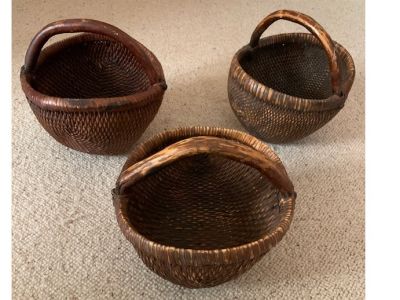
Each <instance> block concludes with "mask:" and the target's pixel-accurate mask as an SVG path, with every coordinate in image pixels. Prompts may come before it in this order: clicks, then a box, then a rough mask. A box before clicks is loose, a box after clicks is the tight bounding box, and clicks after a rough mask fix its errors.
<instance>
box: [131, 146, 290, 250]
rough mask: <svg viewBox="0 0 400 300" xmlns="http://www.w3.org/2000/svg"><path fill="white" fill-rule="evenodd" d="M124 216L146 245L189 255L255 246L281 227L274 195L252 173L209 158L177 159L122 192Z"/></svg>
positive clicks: (259, 176)
mask: <svg viewBox="0 0 400 300" xmlns="http://www.w3.org/2000/svg"><path fill="white" fill-rule="evenodd" d="M126 193H127V195H129V196H128V199H129V200H128V204H127V208H126V214H127V216H128V219H129V220H130V223H131V225H132V226H133V227H134V228H135V229H136V230H137V231H138V232H139V233H140V234H142V235H143V236H145V237H146V238H148V239H149V240H152V241H155V242H158V243H160V244H163V245H168V246H175V247H179V248H190V249H220V248H226V247H233V246H238V245H242V244H244V243H248V242H252V241H255V240H257V239H259V238H261V237H262V236H264V235H265V234H266V233H268V232H270V231H271V230H272V229H274V228H275V227H276V226H277V224H278V223H279V222H280V221H281V215H282V214H283V212H280V211H279V206H278V200H279V199H280V196H281V195H280V193H279V191H277V190H276V189H275V187H274V186H273V185H272V184H271V182H270V181H269V180H268V179H267V178H266V177H265V176H263V175H262V174H261V173H260V172H259V171H258V170H256V169H254V168H252V167H249V166H247V165H245V164H243V163H240V162H236V161H233V160H231V159H228V158H224V157H221V156H218V155H214V154H200V155H196V156H192V157H188V158H183V159H180V160H178V161H175V162H174V163H172V164H170V165H168V166H165V167H164V168H162V169H159V170H157V171H156V172H154V173H152V174H151V175H148V176H146V177H145V178H143V179H142V180H140V181H139V182H138V183H136V184H135V185H133V186H131V187H129V189H128V190H127V192H126Z"/></svg>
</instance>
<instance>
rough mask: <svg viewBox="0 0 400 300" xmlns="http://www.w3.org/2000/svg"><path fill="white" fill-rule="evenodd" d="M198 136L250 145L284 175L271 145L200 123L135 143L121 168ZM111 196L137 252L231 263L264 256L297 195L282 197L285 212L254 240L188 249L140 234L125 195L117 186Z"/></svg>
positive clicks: (188, 261)
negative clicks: (176, 141)
mask: <svg viewBox="0 0 400 300" xmlns="http://www.w3.org/2000/svg"><path fill="white" fill-rule="evenodd" d="M199 135H208V136H218V137H222V138H226V139H231V140H235V141H238V142H240V143H243V144H245V145H247V146H250V147H252V148H253V149H255V150H257V151H261V152H263V153H264V154H265V155H267V156H269V157H270V158H271V160H274V162H276V163H277V164H278V166H279V167H280V168H281V169H282V170H283V171H284V172H285V174H286V170H285V168H284V166H283V164H282V162H281V160H280V159H279V157H278V156H277V155H276V153H275V152H274V151H273V150H272V149H271V147H269V146H268V145H267V144H264V143H263V142H262V141H260V140H258V139H257V138H255V137H253V136H251V135H249V134H247V133H244V132H242V131H238V130H234V129H225V128H219V127H203V126H196V127H181V128H177V129H175V130H169V131H164V132H162V133H160V134H158V135H155V136H153V137H152V138H151V139H149V140H148V141H146V142H144V143H142V144H140V145H138V146H137V147H136V148H135V149H134V150H133V151H132V152H131V154H130V155H129V157H128V159H127V161H126V163H125V164H124V166H123V168H122V171H123V170H125V169H126V168H127V167H128V166H129V165H130V164H131V163H130V161H132V160H134V161H140V160H141V159H143V157H146V156H147V155H148V154H149V152H150V151H151V150H152V149H154V148H156V147H159V146H160V145H162V144H163V143H164V142H166V141H168V140H169V139H171V138H180V139H184V138H185V137H187V136H199ZM122 171H121V172H122ZM286 175H287V174H286ZM112 195H113V200H114V206H115V213H116V216H117V221H118V224H119V227H120V229H121V231H122V232H123V234H124V236H125V237H126V238H127V239H128V240H129V241H130V242H131V243H132V244H133V246H134V247H135V249H136V250H137V251H138V252H140V253H145V254H146V255H149V256H152V257H154V258H157V259H160V260H163V261H167V262H168V263H170V264H179V265H202V266H204V265H215V264H221V263H224V264H234V263H238V262H242V261H246V260H249V259H253V258H257V257H260V256H262V255H264V254H265V253H266V252H268V251H269V250H270V249H271V248H272V247H273V246H275V245H276V244H277V243H278V242H279V241H280V240H281V239H282V238H283V236H284V235H285V233H286V232H287V230H288V229H289V226H290V223H291V221H292V219H293V214H294V206H295V200H296V196H297V195H296V193H295V192H294V193H293V194H291V195H286V197H285V200H284V206H285V208H286V213H285V214H284V215H283V216H282V219H281V221H280V222H279V224H278V225H277V226H276V227H275V228H274V229H273V230H271V231H270V232H268V233H267V234H264V235H263V236H262V237H260V238H259V239H257V240H255V241H252V242H248V243H244V244H241V245H238V246H234V247H226V248H220V249H190V248H179V247H175V246H167V245H163V244H161V243H158V242H155V241H152V240H150V239H149V238H147V237H145V236H144V235H142V234H140V233H139V232H138V231H137V230H136V229H135V227H134V226H133V225H132V224H131V222H130V221H129V218H128V216H127V214H126V208H124V207H123V206H124V205H125V204H126V203H125V204H124V203H122V202H123V200H124V199H125V200H126V199H127V198H126V197H124V195H119V194H118V193H117V191H116V189H113V191H112ZM121 200H122V201H121Z"/></svg>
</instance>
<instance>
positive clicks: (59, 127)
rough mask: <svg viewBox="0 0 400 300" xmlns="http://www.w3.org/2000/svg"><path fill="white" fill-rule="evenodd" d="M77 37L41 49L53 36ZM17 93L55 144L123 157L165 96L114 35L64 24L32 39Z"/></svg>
mask: <svg viewBox="0 0 400 300" xmlns="http://www.w3.org/2000/svg"><path fill="white" fill-rule="evenodd" d="M72 32H85V34H80V35H77V36H73V37H71V38H68V39H65V40H63V41H61V42H58V43H55V44H52V45H51V46H49V47H47V48H45V49H44V50H43V51H41V48H42V47H43V46H44V44H45V43H46V42H47V41H48V40H49V38H50V37H52V36H53V35H57V34H61V33H72ZM20 77H21V84H22V89H23V91H24V93H25V95H26V97H27V100H28V102H29V104H30V106H31V108H32V110H33V112H34V113H35V115H36V118H37V119H38V120H39V122H40V124H41V125H42V126H43V127H44V128H45V129H46V130H47V131H48V132H49V134H50V135H51V136H53V137H54V138H55V139H56V140H57V141H59V142H60V143H62V144H64V145H65V146H68V147H71V148H73V149H75V150H79V151H83V152H87V153H93V154H119V153H124V152H127V151H128V150H129V149H130V147H131V146H132V144H133V143H134V142H135V141H136V140H137V139H138V138H139V137H140V136H141V135H142V133H143V132H144V130H145V129H146V128H147V126H148V125H149V124H150V122H151V121H152V120H153V118H154V116H155V115H156V113H157V111H158V108H159V106H160V105H161V101H162V98H163V94H164V91H165V89H166V84H165V79H164V74H163V70H162V68H161V65H160V63H159V62H158V60H157V58H156V57H155V56H154V54H153V53H151V52H150V51H149V50H148V49H146V48H145V47H144V46H143V45H142V44H140V43H139V42H137V41H136V40H134V39H133V38H131V37H130V36H129V35H127V34H126V33H124V32H122V31H121V30H119V29H118V28H116V27H114V26H112V25H109V24H106V23H103V22H100V21H95V20H88V19H71V20H63V21H58V22H54V23H51V24H49V25H47V26H45V27H44V28H43V29H42V30H41V31H40V32H39V33H37V34H36V36H35V37H34V38H33V40H32V42H31V44H30V46H29V48H28V50H27V53H26V57H25V65H24V66H23V67H22V69H21V76H20Z"/></svg>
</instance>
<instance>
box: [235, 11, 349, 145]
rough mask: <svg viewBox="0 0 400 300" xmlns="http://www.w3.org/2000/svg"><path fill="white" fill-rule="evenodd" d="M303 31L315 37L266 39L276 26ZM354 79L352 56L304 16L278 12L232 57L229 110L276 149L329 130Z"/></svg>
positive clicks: (313, 21) (289, 12) (265, 21)
mask: <svg viewBox="0 0 400 300" xmlns="http://www.w3.org/2000/svg"><path fill="white" fill-rule="evenodd" d="M280 19H284V20H288V21H292V22H295V23H298V24H300V25H303V26H304V27H305V28H307V29H308V30H309V31H310V32H311V33H312V34H306V33H288V34H279V35H274V36H270V37H267V38H263V39H261V40H260V37H261V34H262V33H263V32H264V31H265V30H266V29H267V28H268V27H269V26H270V25H271V24H272V23H274V22H275V21H277V20H280ZM354 75H355V68H354V63H353V60H352V58H351V56H350V54H349V53H348V52H347V51H346V49H344V48H343V47H342V46H341V45H339V44H338V43H336V42H333V41H332V40H331V38H330V36H329V35H328V34H327V33H326V31H325V30H324V29H323V28H322V27H321V26H320V25H319V24H318V23H317V22H316V21H315V20H313V19H312V18H310V17H309V16H306V15H304V14H301V13H298V12H294V11H288V10H281V11H276V12H274V13H272V14H270V15H269V16H267V17H266V18H265V19H264V20H262V21H261V23H260V24H258V26H257V27H256V29H255V30H254V32H253V34H252V36H251V40H250V43H249V45H247V46H245V47H243V48H242V49H240V50H239V51H238V52H237V53H236V54H235V56H234V57H233V60H232V63H231V68H230V71H229V79H228V94H229V100H230V104H231V106H232V109H233V111H234V112H235V114H236V116H237V117H238V119H239V120H240V122H241V123H242V124H243V126H244V127H245V128H246V129H247V130H248V131H249V132H251V133H252V134H254V135H256V136H257V137H259V138H261V139H263V140H265V141H268V142H272V143H283V142H290V141H294V140H297V139H300V138H303V137H305V136H307V135H309V134H311V133H313V132H314V131H316V130H317V129H319V128H321V127H322V126H324V125H325V124H326V123H327V122H329V120H331V119H332V118H333V117H334V116H335V115H336V114H337V113H338V112H339V111H340V109H341V108H342V107H343V106H344V103H345V101H346V99H347V95H348V93H349V92H350V89H351V86H352V84H353V80H354Z"/></svg>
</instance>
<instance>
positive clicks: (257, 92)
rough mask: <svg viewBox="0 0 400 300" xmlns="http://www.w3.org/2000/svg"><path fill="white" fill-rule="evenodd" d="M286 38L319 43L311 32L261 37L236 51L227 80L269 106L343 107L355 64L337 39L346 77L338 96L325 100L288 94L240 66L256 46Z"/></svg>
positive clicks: (352, 79)
mask: <svg viewBox="0 0 400 300" xmlns="http://www.w3.org/2000/svg"><path fill="white" fill-rule="evenodd" d="M288 41H290V42H292V43H293V42H304V41H307V42H308V43H312V44H315V45H317V46H321V45H320V43H319V41H318V39H317V38H315V37H314V36H313V35H312V34H310V33H302V32H294V33H282V34H277V35H272V36H268V37H265V38H262V39H260V43H259V46H257V47H256V48H252V47H251V46H250V45H245V46H243V47H242V48H240V49H239V50H238V51H237V52H236V53H235V55H234V56H233V58H232V62H231V67H230V69H229V80H235V81H236V82H238V83H239V84H240V86H241V88H242V89H243V90H245V91H246V92H248V93H250V94H252V95H253V96H255V97H257V98H258V99H260V100H262V101H265V102H267V103H269V104H271V105H275V106H279V107H284V108H286V109H291V110H297V111H324V110H332V109H338V108H342V107H343V106H344V104H345V102H346V99H347V96H348V93H349V92H350V89H351V86H352V84H353V81H354V77H355V65H354V61H353V58H352V57H351V55H350V53H349V52H348V51H347V50H346V49H345V48H344V47H343V46H342V45H340V44H339V43H337V42H336V41H332V42H333V43H334V45H335V51H337V55H338V56H341V57H342V58H343V61H344V63H345V65H346V67H347V71H348V76H347V78H345V79H342V80H341V95H334V94H332V95H331V96H330V97H328V98H325V99H311V98H302V97H296V96H292V95H288V94H285V93H283V92H279V91H277V90H275V89H273V88H270V87H268V86H266V85H264V84H263V83H261V82H259V81H257V80H256V79H254V78H253V77H252V76H251V75H250V74H249V73H247V72H246V71H245V70H244V69H243V67H242V66H241V64H240V59H241V58H242V57H243V56H244V55H245V54H247V53H249V52H252V51H254V50H256V49H260V48H263V47H268V46H270V45H273V44H277V43H284V42H288Z"/></svg>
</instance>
